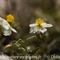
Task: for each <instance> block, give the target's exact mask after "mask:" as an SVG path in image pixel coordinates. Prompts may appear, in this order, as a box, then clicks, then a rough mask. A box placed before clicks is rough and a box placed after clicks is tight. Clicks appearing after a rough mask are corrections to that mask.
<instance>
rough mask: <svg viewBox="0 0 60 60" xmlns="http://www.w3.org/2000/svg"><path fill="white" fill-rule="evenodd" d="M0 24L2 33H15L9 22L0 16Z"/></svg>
mask: <svg viewBox="0 0 60 60" xmlns="http://www.w3.org/2000/svg"><path fill="white" fill-rule="evenodd" d="M0 26H1V27H2V32H3V35H5V36H9V35H11V33H12V31H13V32H15V33H17V31H16V30H15V29H13V28H12V27H11V26H10V24H9V23H8V22H7V21H6V20H5V19H3V18H1V17H0Z"/></svg>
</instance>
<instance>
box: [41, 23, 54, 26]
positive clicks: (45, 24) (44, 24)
mask: <svg viewBox="0 0 60 60" xmlns="http://www.w3.org/2000/svg"><path fill="white" fill-rule="evenodd" d="M42 25H43V27H52V26H53V25H52V24H47V23H43V24H42Z"/></svg>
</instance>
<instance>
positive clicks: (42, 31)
mask: <svg viewBox="0 0 60 60" xmlns="http://www.w3.org/2000/svg"><path fill="white" fill-rule="evenodd" d="M39 31H40V32H41V33H44V32H46V31H47V29H46V28H43V29H40V30H39Z"/></svg>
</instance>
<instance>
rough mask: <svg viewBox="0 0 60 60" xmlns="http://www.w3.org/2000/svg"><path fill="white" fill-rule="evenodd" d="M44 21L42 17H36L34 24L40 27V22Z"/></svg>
mask: <svg viewBox="0 0 60 60" xmlns="http://www.w3.org/2000/svg"><path fill="white" fill-rule="evenodd" d="M43 22H44V20H43V19H41V18H38V19H36V24H37V25H36V26H37V27H39V28H42V23H43Z"/></svg>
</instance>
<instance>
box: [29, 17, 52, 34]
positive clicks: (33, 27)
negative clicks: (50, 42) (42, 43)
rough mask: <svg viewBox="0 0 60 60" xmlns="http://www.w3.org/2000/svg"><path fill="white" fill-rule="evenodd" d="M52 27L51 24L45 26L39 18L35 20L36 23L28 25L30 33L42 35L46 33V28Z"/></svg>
mask: <svg viewBox="0 0 60 60" xmlns="http://www.w3.org/2000/svg"><path fill="white" fill-rule="evenodd" d="M52 26H53V25H52V24H47V23H45V22H44V20H43V19H41V18H38V19H36V23H33V24H30V25H29V27H30V33H40V32H41V33H44V32H46V31H47V29H46V28H48V27H52Z"/></svg>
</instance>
